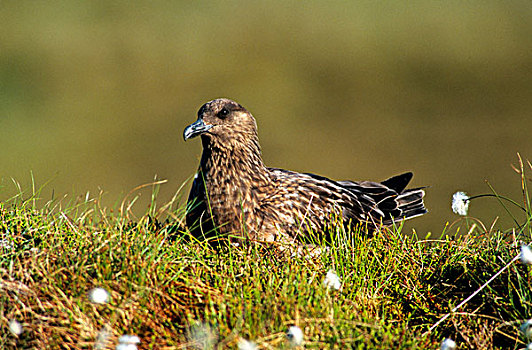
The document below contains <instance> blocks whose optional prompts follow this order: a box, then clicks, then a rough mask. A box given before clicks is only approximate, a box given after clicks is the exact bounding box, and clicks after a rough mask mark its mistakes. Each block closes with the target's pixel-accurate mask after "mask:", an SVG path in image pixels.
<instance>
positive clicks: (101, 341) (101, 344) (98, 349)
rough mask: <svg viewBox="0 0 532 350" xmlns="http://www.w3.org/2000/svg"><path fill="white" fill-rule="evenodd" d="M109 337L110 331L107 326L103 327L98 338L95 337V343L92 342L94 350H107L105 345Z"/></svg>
mask: <svg viewBox="0 0 532 350" xmlns="http://www.w3.org/2000/svg"><path fill="white" fill-rule="evenodd" d="M110 337H111V331H110V329H109V326H105V327H104V328H102V329H101V330H100V332H99V333H98V336H97V337H96V341H95V342H94V350H103V349H107V343H108V342H109V338H110Z"/></svg>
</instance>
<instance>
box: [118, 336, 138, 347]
mask: <svg viewBox="0 0 532 350" xmlns="http://www.w3.org/2000/svg"><path fill="white" fill-rule="evenodd" d="M139 343H140V338H139V337H137V336H136V335H128V334H126V335H123V336H121V337H120V338H118V344H117V345H116V348H115V349H116V350H137V344H139Z"/></svg>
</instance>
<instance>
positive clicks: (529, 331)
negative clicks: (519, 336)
mask: <svg viewBox="0 0 532 350" xmlns="http://www.w3.org/2000/svg"><path fill="white" fill-rule="evenodd" d="M519 329H521V332H523V334H524V335H525V337H527V338H532V320H528V321H526V322H525V323H523V324H522V325H521V327H519Z"/></svg>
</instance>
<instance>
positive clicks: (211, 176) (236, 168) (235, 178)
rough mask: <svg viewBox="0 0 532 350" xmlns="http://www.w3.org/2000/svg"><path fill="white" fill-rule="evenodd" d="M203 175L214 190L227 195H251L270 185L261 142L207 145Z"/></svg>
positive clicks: (202, 160)
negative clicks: (256, 190) (232, 193)
mask: <svg viewBox="0 0 532 350" xmlns="http://www.w3.org/2000/svg"><path fill="white" fill-rule="evenodd" d="M203 146H204V148H203V154H202V159H201V171H202V172H203V174H204V176H205V178H206V179H207V181H208V182H210V184H207V185H208V187H209V185H210V186H216V187H218V186H220V187H221V188H219V189H218V190H220V191H224V192H226V193H227V192H235V191H236V192H247V191H249V190H250V189H251V188H252V187H260V186H263V185H265V184H267V183H268V182H269V181H270V180H269V178H268V176H267V175H268V174H267V170H266V167H265V165H264V162H263V161H262V156H261V151H260V146H259V143H258V140H257V139H256V138H255V139H250V140H247V141H246V142H241V143H238V144H237V145H229V146H225V145H218V144H215V143H208V144H205V142H204V145H203Z"/></svg>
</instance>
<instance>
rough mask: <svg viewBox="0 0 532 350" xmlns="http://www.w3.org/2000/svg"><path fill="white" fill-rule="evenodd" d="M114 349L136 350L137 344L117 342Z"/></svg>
mask: <svg viewBox="0 0 532 350" xmlns="http://www.w3.org/2000/svg"><path fill="white" fill-rule="evenodd" d="M115 350H137V346H136V345H135V344H122V343H119V344H118V345H117V346H116V348H115Z"/></svg>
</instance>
